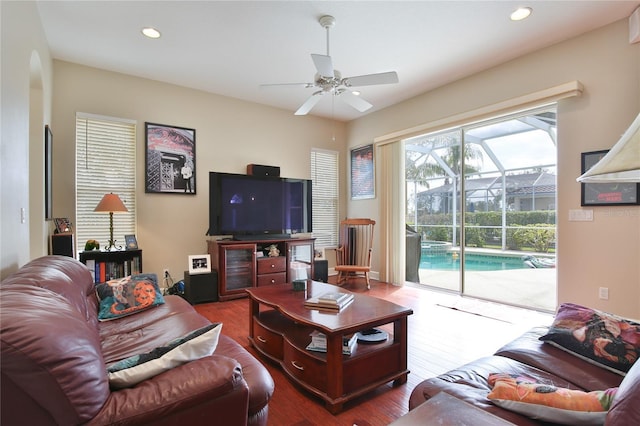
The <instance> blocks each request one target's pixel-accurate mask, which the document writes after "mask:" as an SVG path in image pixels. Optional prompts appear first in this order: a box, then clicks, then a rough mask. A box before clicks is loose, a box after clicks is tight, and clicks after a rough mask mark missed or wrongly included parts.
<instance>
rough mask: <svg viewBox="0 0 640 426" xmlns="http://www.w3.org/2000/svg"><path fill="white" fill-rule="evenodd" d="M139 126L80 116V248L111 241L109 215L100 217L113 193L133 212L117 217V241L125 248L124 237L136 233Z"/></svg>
mask: <svg viewBox="0 0 640 426" xmlns="http://www.w3.org/2000/svg"><path fill="white" fill-rule="evenodd" d="M135 142H136V122H135V121H131V120H125V119H118V118H111V117H101V116H94V115H90V114H81V113H78V114H77V115H76V225H75V231H76V244H77V253H79V252H81V251H83V250H84V245H85V243H86V241H87V240H90V239H92V240H97V241H98V242H99V243H100V247H106V246H107V244H108V241H109V214H108V213H102V212H100V213H98V212H94V211H93V210H94V209H95V208H96V206H97V205H98V203H99V202H100V200H101V199H102V197H103V196H104V195H105V194H107V193H109V192H113V193H114V194H117V195H118V196H119V197H120V199H121V200H122V202H123V203H124V205H125V206H126V207H127V209H128V210H129V211H128V212H123V213H114V215H113V238H114V240H116V246H122V247H123V248H124V236H125V235H127V234H135V233H136V198H135V194H136V193H135V190H136V179H135V177H136V174H135V171H136V143H135Z"/></svg>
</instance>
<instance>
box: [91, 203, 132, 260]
mask: <svg viewBox="0 0 640 426" xmlns="http://www.w3.org/2000/svg"><path fill="white" fill-rule="evenodd" d="M93 211H94V212H109V236H110V239H109V244H108V245H107V251H109V250H111V249H112V248H114V247H115V243H116V241H115V240H114V239H113V213H118V212H128V211H129V210H127V207H126V206H125V205H124V203H123V202H122V200H121V199H120V197H118V196H117V195H116V194H114V193H113V192H111V193H109V194H105V195H104V197H102V200H100V202H99V203H98V205H97V206H96V208H95V209H94V210H93Z"/></svg>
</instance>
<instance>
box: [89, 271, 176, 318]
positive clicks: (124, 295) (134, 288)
mask: <svg viewBox="0 0 640 426" xmlns="http://www.w3.org/2000/svg"><path fill="white" fill-rule="evenodd" d="M96 294H97V295H98V300H99V301H100V311H99V312H98V320H99V321H109V320H114V319H117V318H121V317H124V316H127V315H131V314H135V313H137V312H140V311H143V310H145V309H149V308H151V307H153V306H156V305H161V304H163V303H164V298H163V297H162V293H161V292H160V289H159V288H158V278H157V277H156V275H155V274H139V275H129V276H127V277H124V278H119V279H115V280H110V281H107V282H105V283H102V284H98V285H97V286H96Z"/></svg>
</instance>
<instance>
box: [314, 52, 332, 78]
mask: <svg viewBox="0 0 640 426" xmlns="http://www.w3.org/2000/svg"><path fill="white" fill-rule="evenodd" d="M311 59H313V64H314V65H315V66H316V69H317V70H318V74H320V75H321V76H323V77H333V61H332V60H331V56H328V55H317V54H315V53H312V54H311Z"/></svg>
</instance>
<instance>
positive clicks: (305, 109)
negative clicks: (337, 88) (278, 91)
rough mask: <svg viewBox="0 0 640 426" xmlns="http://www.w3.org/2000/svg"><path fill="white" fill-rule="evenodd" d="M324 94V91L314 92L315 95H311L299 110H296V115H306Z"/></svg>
mask: <svg viewBox="0 0 640 426" xmlns="http://www.w3.org/2000/svg"><path fill="white" fill-rule="evenodd" d="M321 96H322V91H318V92H316V93H314V94H313V95H311V96H310V97H309V98H308V99H307V100H306V101H305V102H304V103H303V104H302V106H301V107H300V108H298V110H297V111H296V112H295V114H294V115H306V114H307V113H308V112H309V111H311V108H313V107H314V106H315V105H316V104H317V103H318V101H319V100H320V97H321Z"/></svg>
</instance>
